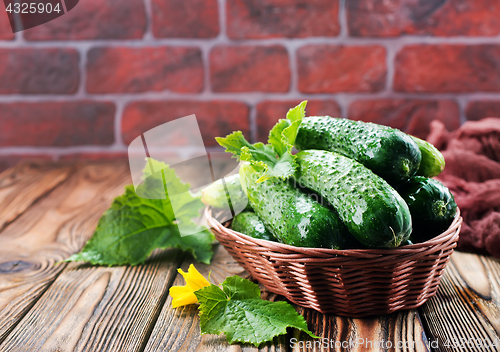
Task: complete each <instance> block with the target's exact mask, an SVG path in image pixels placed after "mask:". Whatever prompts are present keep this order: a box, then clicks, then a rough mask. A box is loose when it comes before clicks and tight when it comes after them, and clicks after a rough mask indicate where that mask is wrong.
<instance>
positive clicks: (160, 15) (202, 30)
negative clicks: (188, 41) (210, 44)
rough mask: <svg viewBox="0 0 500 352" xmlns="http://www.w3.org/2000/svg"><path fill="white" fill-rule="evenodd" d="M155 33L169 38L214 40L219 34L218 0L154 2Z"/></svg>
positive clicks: (162, 0) (158, 0) (153, 0)
mask: <svg viewBox="0 0 500 352" xmlns="http://www.w3.org/2000/svg"><path fill="white" fill-rule="evenodd" d="M152 7H153V33H154V35H155V37H162V38H163V37H167V38H213V37H216V36H217V35H218V34H219V8H218V4H217V0H190V1H180V0H170V1H165V0H152Z"/></svg>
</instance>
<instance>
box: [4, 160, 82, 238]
mask: <svg viewBox="0 0 500 352" xmlns="http://www.w3.org/2000/svg"><path fill="white" fill-rule="evenodd" d="M74 169H75V168H74V167H71V166H61V165H59V166H58V165H54V164H46V163H33V162H28V163H20V164H18V165H17V166H16V167H14V168H11V169H7V170H5V171H4V172H2V173H1V174H0V230H2V229H3V228H4V227H5V226H7V225H8V224H10V223H11V222H12V221H14V220H15V219H16V218H17V217H18V216H19V215H21V214H22V213H23V212H24V211H26V209H28V207H30V206H31V205H32V204H33V203H34V202H35V201H37V200H38V199H39V198H41V197H43V196H44V195H45V194H47V193H48V192H50V191H51V190H52V189H54V188H55V187H56V186H57V185H58V184H60V183H61V182H63V181H64V180H66V179H67V178H68V176H69V175H70V174H71V173H72V172H74Z"/></svg>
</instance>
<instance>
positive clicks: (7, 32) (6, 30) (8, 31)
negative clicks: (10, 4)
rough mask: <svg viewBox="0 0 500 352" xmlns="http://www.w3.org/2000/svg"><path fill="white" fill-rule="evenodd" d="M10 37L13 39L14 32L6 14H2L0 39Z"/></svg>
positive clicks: (0, 18)
mask: <svg viewBox="0 0 500 352" xmlns="http://www.w3.org/2000/svg"><path fill="white" fill-rule="evenodd" d="M12 39H14V33H12V28H11V27H10V22H9V18H8V17H7V16H6V15H4V14H2V15H1V16H0V40H12Z"/></svg>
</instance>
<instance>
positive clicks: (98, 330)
mask: <svg viewBox="0 0 500 352" xmlns="http://www.w3.org/2000/svg"><path fill="white" fill-rule="evenodd" d="M129 183H131V181H130V176H129V171H128V168H127V164H126V163H124V162H117V163H106V164H73V165H62V164H58V165H48V164H34V163H26V164H22V165H18V166H17V167H15V168H13V169H9V170H7V171H5V172H3V173H2V174H1V175H0V214H1V215H0V231H1V232H0V350H1V351H9V352H11V351H22V352H25V351H120V352H121V351H147V352H152V351H320V350H328V349H326V348H324V346H325V345H326V344H328V345H329V346H330V348H329V350H339V351H341V350H342V351H365V350H368V349H369V347H370V344H371V346H372V347H373V348H372V350H375V351H377V350H378V351H413V350H416V351H429V350H431V351H432V350H439V351H441V350H442V351H456V350H467V351H480V350H484V351H495V350H500V339H499V336H500V263H499V262H498V261H495V260H493V259H492V258H490V257H485V256H479V255H474V254H468V253H460V252H455V253H454V254H453V256H452V258H451V261H450V263H449V265H448V267H447V269H446V272H445V275H444V277H443V280H442V282H441V286H440V288H439V292H438V294H437V296H435V297H433V298H432V299H430V300H429V301H428V302H427V303H426V304H425V305H424V306H422V307H421V308H420V309H418V310H411V311H403V312H400V313H395V314H392V315H387V316H380V317H372V318H369V319H349V318H342V317H336V316H332V315H328V316H325V315H322V314H319V313H317V312H315V311H311V310H307V309H303V308H300V307H297V310H298V311H299V312H300V313H301V314H303V315H304V317H305V318H306V320H307V322H308V325H309V327H310V329H311V330H312V331H313V332H314V333H315V334H317V335H319V336H321V337H323V338H324V339H323V340H316V345H315V347H309V348H308V347H307V346H306V345H305V344H306V343H307V342H308V341H309V344H312V343H314V340H312V339H310V338H309V339H308V338H307V337H306V336H305V335H304V334H303V333H302V334H300V333H298V332H297V331H293V330H290V331H289V335H288V336H281V337H279V338H276V339H275V340H274V341H273V343H272V344H271V343H269V344H267V345H265V346H261V347H260V348H254V347H252V346H241V345H232V346H230V345H228V344H227V342H226V339H225V337H224V336H215V335H204V336H200V329H199V318H198V313H197V308H196V306H195V305H191V306H186V307H181V308H177V309H172V308H171V297H170V296H168V289H169V287H170V286H172V285H182V284H184V283H183V279H182V277H181V276H180V275H179V274H177V270H176V269H177V268H178V267H182V268H184V269H185V270H186V269H187V267H188V265H189V264H190V263H191V262H193V260H192V259H191V258H190V257H189V256H186V255H184V254H183V253H182V252H179V251H178V250H166V251H157V252H155V253H154V254H153V256H152V258H151V259H150V260H149V261H148V262H147V264H145V265H141V266H136V267H128V266H121V267H111V268H109V267H93V266H89V265H86V264H81V263H71V264H59V265H54V263H56V262H57V261H59V260H62V259H64V258H66V257H68V256H69V255H70V254H72V253H75V252H77V251H78V250H79V249H80V248H81V247H82V246H83V244H84V243H85V241H86V240H87V239H88V238H89V237H90V236H91V235H92V233H93V231H94V229H95V227H96V224H97V221H98V219H99V217H100V216H101V215H102V213H103V212H104V211H105V210H106V209H107V208H108V207H109V205H110V203H111V201H112V199H113V198H114V197H116V196H117V195H119V194H121V193H122V192H123V186H124V185H125V184H129ZM196 266H197V268H199V269H200V271H201V272H202V273H203V274H208V272H209V271H210V270H211V271H212V275H211V278H212V281H214V282H216V283H220V282H222V281H223V280H224V278H225V277H226V276H228V275H234V274H239V275H243V276H244V275H246V274H245V272H244V271H243V269H242V268H241V267H240V266H238V265H237V264H236V263H235V261H234V260H233V259H232V258H231V257H230V256H229V255H228V254H227V252H226V251H225V250H224V249H223V248H221V247H218V248H216V254H215V257H214V259H213V262H212V264H211V265H210V266H207V265H202V264H197V265H196ZM263 296H264V298H266V299H269V300H279V299H282V298H281V297H279V296H276V295H274V294H270V293H269V292H266V291H265V290H263ZM495 342H496V343H497V344H498V345H499V346H498V347H491V345H492V344H494V343H495ZM320 344H321V346H319V345H320ZM454 344H455V346H454ZM488 344H489V345H490V347H484V346H485V345H488ZM332 346H333V347H332ZM390 346H392V347H390ZM367 347H368V348H367ZM460 347H462V348H460Z"/></svg>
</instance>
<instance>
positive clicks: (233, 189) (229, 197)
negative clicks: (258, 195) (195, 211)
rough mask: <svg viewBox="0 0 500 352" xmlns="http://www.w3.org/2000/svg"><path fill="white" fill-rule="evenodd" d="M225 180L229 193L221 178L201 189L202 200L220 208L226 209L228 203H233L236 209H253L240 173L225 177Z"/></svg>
mask: <svg viewBox="0 0 500 352" xmlns="http://www.w3.org/2000/svg"><path fill="white" fill-rule="evenodd" d="M224 182H225V183H226V187H227V193H226V188H224V184H223V183H222V179H219V180H217V181H215V182H214V183H212V184H211V185H209V186H207V187H205V188H204V189H203V190H202V191H201V192H202V197H201V201H202V202H203V203H204V204H206V205H210V206H212V207H214V208H218V209H225V208H227V204H231V205H232V207H233V209H234V210H235V211H236V209H238V210H240V211H241V209H248V210H251V208H250V205H249V204H248V198H247V196H246V194H245V192H243V189H242V187H241V183H240V175H239V174H235V175H231V176H227V177H224Z"/></svg>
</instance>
